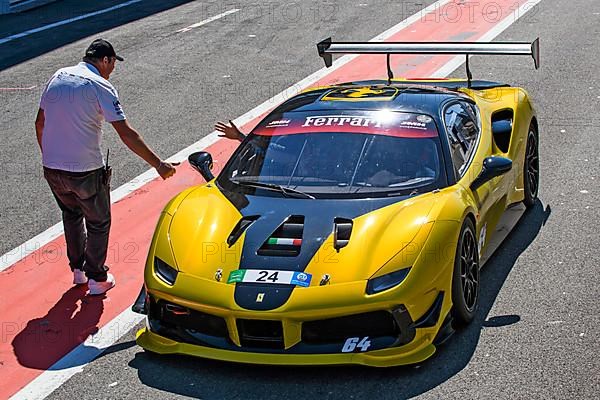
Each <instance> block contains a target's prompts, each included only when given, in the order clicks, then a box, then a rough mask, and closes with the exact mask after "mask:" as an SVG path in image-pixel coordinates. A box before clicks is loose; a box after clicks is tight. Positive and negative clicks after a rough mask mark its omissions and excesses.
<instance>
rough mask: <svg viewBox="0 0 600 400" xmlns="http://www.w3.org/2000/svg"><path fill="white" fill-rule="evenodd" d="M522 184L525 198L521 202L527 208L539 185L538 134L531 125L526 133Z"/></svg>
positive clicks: (535, 197)
mask: <svg viewBox="0 0 600 400" xmlns="http://www.w3.org/2000/svg"><path fill="white" fill-rule="evenodd" d="M523 186H524V189H525V198H524V199H523V203H524V204H525V206H526V207H527V208H530V207H532V206H533V205H534V204H535V202H536V200H537V196H538V190H539V186H540V159H539V151H538V134H537V132H536V130H535V127H534V126H533V125H532V126H531V127H530V128H529V133H528V134H527V147H526V148H525V161H524V163H523Z"/></svg>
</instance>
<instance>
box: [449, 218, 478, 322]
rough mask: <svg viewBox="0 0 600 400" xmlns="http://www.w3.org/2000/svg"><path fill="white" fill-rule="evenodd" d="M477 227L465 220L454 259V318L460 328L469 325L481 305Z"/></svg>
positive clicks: (469, 220) (468, 219)
mask: <svg viewBox="0 0 600 400" xmlns="http://www.w3.org/2000/svg"><path fill="white" fill-rule="evenodd" d="M475 237H476V236H475V225H474V224H473V221H471V219H470V218H467V219H465V221H464V222H463V225H462V228H461V230H460V235H459V237H458V244H457V246H456V256H455V257H454V271H453V276H452V318H453V319H454V322H455V324H456V325H457V326H458V327H462V326H465V325H467V324H469V323H470V322H471V321H472V320H473V318H474V317H475V312H476V311H477V305H478V304H479V250H478V248H477V240H476V239H475Z"/></svg>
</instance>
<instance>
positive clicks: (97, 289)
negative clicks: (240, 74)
mask: <svg viewBox="0 0 600 400" xmlns="http://www.w3.org/2000/svg"><path fill="white" fill-rule="evenodd" d="M113 286H115V277H114V276H112V274H110V273H109V274H107V276H106V281H104V282H96V281H95V280H93V279H90V280H89V282H88V289H90V293H89V294H91V295H98V294H102V293H106V292H107V291H108V290H109V289H111V288H112V287H113Z"/></svg>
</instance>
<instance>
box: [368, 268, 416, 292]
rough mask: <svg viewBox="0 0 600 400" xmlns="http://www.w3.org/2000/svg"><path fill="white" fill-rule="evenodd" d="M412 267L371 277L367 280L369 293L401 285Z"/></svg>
mask: <svg viewBox="0 0 600 400" xmlns="http://www.w3.org/2000/svg"><path fill="white" fill-rule="evenodd" d="M409 271H410V268H404V269H401V270H398V271H394V272H392V273H389V274H385V275H382V276H378V277H377V278H373V279H369V281H368V282H367V294H375V293H379V292H382V291H384V290H387V289H391V288H393V287H394V286H396V285H399V284H400V283H401V282H402V281H403V280H404V278H406V276H407V275H408V272H409Z"/></svg>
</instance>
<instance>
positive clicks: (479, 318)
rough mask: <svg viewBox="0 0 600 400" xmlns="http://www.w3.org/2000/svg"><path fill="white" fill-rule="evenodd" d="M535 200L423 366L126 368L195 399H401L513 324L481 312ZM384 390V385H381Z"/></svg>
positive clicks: (520, 240) (163, 360)
mask: <svg viewBox="0 0 600 400" xmlns="http://www.w3.org/2000/svg"><path fill="white" fill-rule="evenodd" d="M550 213H551V210H550V206H546V207H545V208H544V206H543V205H542V203H541V202H540V201H539V200H538V201H537V202H536V204H535V205H534V206H533V207H532V208H531V209H529V210H527V211H525V213H524V214H523V215H522V217H521V219H520V221H519V223H518V224H517V225H516V227H515V228H514V229H513V231H512V232H511V233H510V234H509V235H508V237H507V238H506V240H505V241H504V243H503V244H502V245H501V246H500V247H499V248H498V250H497V251H496V252H495V254H494V255H493V256H492V258H490V259H489V261H488V262H487V264H486V266H485V268H484V269H483V270H482V271H481V282H482V286H481V292H480V296H481V297H480V304H479V308H478V311H477V314H476V317H475V319H474V321H473V322H472V323H471V324H470V325H469V326H468V327H467V328H465V329H463V330H461V331H459V332H457V333H455V334H454V335H453V336H452V337H451V338H450V339H449V340H448V341H447V342H446V343H445V344H444V345H442V346H441V347H440V348H439V349H438V352H437V353H436V354H435V355H434V356H433V357H431V358H430V359H428V360H426V361H425V362H423V363H420V364H417V365H411V366H402V367H393V368H384V369H381V368H367V367H360V366H335V367H313V366H311V367H308V366H307V367H282V366H260V365H243V364H233V363H225V362H219V361H212V360H204V359H197V358H193V357H186V356H173V355H169V356H160V355H155V354H152V353H148V352H144V351H140V352H138V353H136V355H135V358H134V359H133V360H131V361H130V363H129V365H130V366H131V367H133V368H135V369H137V370H138V377H139V379H140V381H141V382H142V383H143V384H145V385H148V386H150V387H153V388H157V389H160V390H163V391H167V392H171V393H175V394H179V395H184V396H190V397H196V398H202V399H223V398H247V399H261V400H262V399H271V398H272V399H280V398H281V397H285V398H286V399H287V400H295V399H301V400H305V399H307V398H308V399H310V398H324V397H327V398H336V399H337V398H339V399H350V398H371V397H373V396H374V395H375V394H376V396H377V398H378V399H394V400H397V399H407V398H411V397H414V396H417V395H419V394H422V393H425V392H427V391H429V390H431V389H433V388H435V387H437V386H438V385H440V384H442V383H444V382H445V381H447V380H448V379H450V378H451V377H453V376H454V375H456V374H457V373H459V372H460V371H461V370H463V369H464V368H465V367H466V366H467V365H468V363H469V361H470V360H471V358H472V356H473V353H474V352H475V349H476V348H477V344H478V342H479V338H480V335H481V331H482V330H483V329H497V328H499V327H502V326H506V325H511V324H515V323H518V322H519V321H520V317H519V316H518V315H497V316H491V317H490V316H489V312H490V310H491V308H492V306H493V304H494V302H495V300H496V297H497V296H498V294H499V292H500V290H501V289H502V286H503V285H504V282H505V281H506V278H507V277H508V275H509V273H510V272H511V270H512V268H513V267H514V265H515V263H516V260H517V259H518V257H519V256H520V255H521V254H522V253H523V251H525V249H527V247H528V246H529V245H530V244H531V243H532V242H533V240H534V239H535V238H536V236H537V235H538V233H539V232H540V230H541V228H542V226H543V225H544V224H545V223H546V221H547V220H548V218H549V216H550ZM382 387H385V390H381V388H382Z"/></svg>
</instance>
